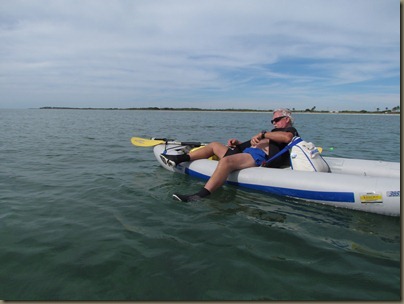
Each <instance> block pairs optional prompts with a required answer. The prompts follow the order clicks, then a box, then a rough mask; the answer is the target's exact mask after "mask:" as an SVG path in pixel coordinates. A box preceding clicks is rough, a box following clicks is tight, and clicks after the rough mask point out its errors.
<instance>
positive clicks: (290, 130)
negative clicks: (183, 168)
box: [160, 109, 299, 202]
mask: <svg viewBox="0 0 404 304" xmlns="http://www.w3.org/2000/svg"><path fill="white" fill-rule="evenodd" d="M271 123H272V124H273V125H274V126H275V128H274V129H272V131H270V132H266V131H262V132H260V133H258V134H256V135H254V136H253V137H252V138H251V140H249V141H246V142H244V143H241V142H240V141H239V140H237V139H235V138H232V139H229V140H228V142H227V146H225V145H223V144H221V143H219V142H212V143H210V144H208V145H206V146H205V147H203V148H201V149H198V150H195V151H192V152H190V153H189V154H184V155H164V154H161V155H160V157H161V159H162V161H163V162H164V163H166V164H168V165H170V166H176V165H177V164H179V163H181V162H185V161H192V160H197V159H203V158H209V157H211V156H213V155H216V156H218V157H219V159H220V160H219V163H218V165H217V167H216V169H215V171H214V172H213V174H212V176H211V177H210V179H209V180H208V182H207V183H206V184H205V186H204V187H203V188H202V189H201V190H200V191H199V192H197V193H195V194H191V195H183V194H178V193H174V194H173V198H175V199H177V200H179V201H183V202H188V201H195V200H199V199H201V198H204V197H206V196H208V195H210V194H211V193H212V192H213V191H215V190H216V189H217V188H219V187H221V186H222V185H223V184H224V183H225V182H226V180H227V177H228V176H229V174H230V173H231V172H233V171H236V170H241V169H245V168H250V167H255V166H257V167H258V166H261V165H262V164H263V163H265V161H267V160H268V159H269V158H271V157H272V156H274V155H275V154H277V153H278V152H279V151H280V150H282V149H283V148H284V147H285V146H286V145H287V144H288V143H289V142H291V141H292V138H293V137H294V136H299V134H298V132H297V130H296V129H295V128H294V127H293V118H292V113H291V112H290V111H289V110H288V109H278V110H275V111H274V112H273V118H272V120H271ZM289 157H290V156H289V153H284V154H283V155H281V156H279V157H278V158H276V159H274V160H273V161H271V162H270V163H269V164H268V167H272V168H279V167H282V166H287V165H290V161H289Z"/></svg>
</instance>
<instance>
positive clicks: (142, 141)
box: [130, 137, 165, 147]
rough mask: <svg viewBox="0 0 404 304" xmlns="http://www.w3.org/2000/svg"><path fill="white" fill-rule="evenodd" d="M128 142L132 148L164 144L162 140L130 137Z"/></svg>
mask: <svg viewBox="0 0 404 304" xmlns="http://www.w3.org/2000/svg"><path fill="white" fill-rule="evenodd" d="M130 141H131V142H132V144H133V145H134V146H138V147H153V146H157V145H160V144H164V143H165V141H164V140H155V139H146V138H140V137H132V138H131V139H130Z"/></svg>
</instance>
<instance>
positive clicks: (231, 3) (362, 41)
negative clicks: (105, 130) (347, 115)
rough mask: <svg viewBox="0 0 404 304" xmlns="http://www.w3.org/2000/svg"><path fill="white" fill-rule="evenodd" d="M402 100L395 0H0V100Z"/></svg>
mask: <svg viewBox="0 0 404 304" xmlns="http://www.w3.org/2000/svg"><path fill="white" fill-rule="evenodd" d="M399 105H400V1H399V0H338V1H331V0H304V1H302V0H282V1H279V0H204V1H200V0H49V1H48V0H0V108H39V107H43V106H52V107H64V106H66V107H94V108H96V107H107V108H131V107H174V108H177V107H196V108H207V109H226V108H234V109H241V108H250V109H258V110H260V109H262V110H267V109H276V108H280V107H286V108H290V109H293V108H295V109H307V108H313V107H316V109H317V110H330V111H331V110H346V109H349V110H370V111H374V110H376V109H377V108H380V109H385V108H389V109H391V108H393V107H395V106H399Z"/></svg>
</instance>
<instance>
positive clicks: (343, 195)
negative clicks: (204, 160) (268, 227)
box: [185, 168, 355, 203]
mask: <svg viewBox="0 0 404 304" xmlns="http://www.w3.org/2000/svg"><path fill="white" fill-rule="evenodd" d="M185 173H186V174H188V175H190V176H193V177H197V178H201V179H205V180H206V179H209V178H210V176H208V175H205V174H201V173H199V172H196V171H194V170H190V169H189V168H185ZM228 183H229V184H231V185H235V186H241V187H245V188H249V189H253V190H259V191H263V192H269V193H273V194H277V195H282V196H292V197H296V198H301V199H307V200H316V201H328V202H340V203H355V196H354V193H353V192H323V191H311V190H298V189H290V188H280V187H272V186H263V185H254V184H246V183H239V182H230V181H229V182H228Z"/></svg>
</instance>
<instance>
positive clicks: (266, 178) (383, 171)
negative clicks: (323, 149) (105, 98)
mask: <svg viewBox="0 0 404 304" xmlns="http://www.w3.org/2000/svg"><path fill="white" fill-rule="evenodd" d="M188 150H189V147H186V146H174V145H173V146H166V145H157V146H155V147H154V155H155V157H156V159H157V160H158V162H159V163H160V165H161V166H162V167H164V168H165V169H167V170H170V171H173V172H177V173H182V174H188V175H190V176H194V177H197V178H202V179H209V178H210V176H211V175H212V174H213V172H214V171H215V169H216V166H217V164H218V162H217V161H215V160H208V159H200V160H195V161H191V162H184V163H181V164H179V165H177V166H175V167H170V166H167V165H165V164H164V163H163V162H162V161H161V159H160V154H161V153H163V152H166V153H167V154H182V153H184V152H187V151H188ZM324 159H325V160H326V161H327V163H328V164H329V166H330V168H331V172H332V173H325V172H308V171H296V170H292V169H290V168H284V169H276V168H263V167H253V168H247V169H242V170H237V171H234V172H232V173H231V174H230V175H229V177H228V179H227V182H228V183H229V184H232V185H235V186H240V187H244V188H249V189H252V190H258V191H262V192H266V193H270V194H275V195H280V196H286V197H293V198H296V199H299V200H303V201H310V202H315V203H321V204H326V205H331V206H335V207H341V208H348V209H354V210H360V211H365V212H371V213H378V214H383V215H389V216H400V164H399V163H394V162H383V161H374V160H361V159H348V158H332V157H328V158H327V157H324Z"/></svg>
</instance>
